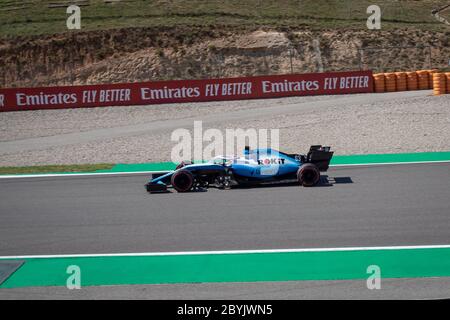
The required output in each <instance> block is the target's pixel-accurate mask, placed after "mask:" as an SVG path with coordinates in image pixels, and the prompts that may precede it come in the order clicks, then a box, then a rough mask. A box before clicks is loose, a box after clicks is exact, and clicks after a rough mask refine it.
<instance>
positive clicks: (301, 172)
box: [297, 163, 320, 187]
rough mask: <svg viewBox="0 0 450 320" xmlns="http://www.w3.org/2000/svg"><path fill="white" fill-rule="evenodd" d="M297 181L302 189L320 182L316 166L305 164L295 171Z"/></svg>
mask: <svg viewBox="0 0 450 320" xmlns="http://www.w3.org/2000/svg"><path fill="white" fill-rule="evenodd" d="M297 180H298V182H299V183H300V184H301V185H303V186H304V187H312V186H315V185H316V184H318V183H319V181H320V171H319V168H317V166H316V165H314V164H312V163H305V164H304V165H302V166H301V167H300V169H298V171H297Z"/></svg>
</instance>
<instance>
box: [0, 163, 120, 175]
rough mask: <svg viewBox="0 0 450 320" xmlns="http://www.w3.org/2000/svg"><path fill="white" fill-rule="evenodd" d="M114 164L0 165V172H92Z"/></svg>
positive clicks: (105, 168)
mask: <svg viewBox="0 0 450 320" xmlns="http://www.w3.org/2000/svg"><path fill="white" fill-rule="evenodd" d="M113 166H114V164H111V163H99V164H69V165H48V166H29V167H0V174H36V173H55V172H93V171H97V170H109V169H111V168H112V167H113Z"/></svg>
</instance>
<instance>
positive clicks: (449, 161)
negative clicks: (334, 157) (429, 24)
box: [0, 160, 450, 179]
mask: <svg viewBox="0 0 450 320" xmlns="http://www.w3.org/2000/svg"><path fill="white" fill-rule="evenodd" d="M427 163H450V160H436V161H410V162H379V163H354V164H332V165H330V168H333V167H336V168H337V167H355V166H386V165H401V164H427ZM167 172H170V171H131V172H97V173H96V172H91V173H48V174H11V175H0V179H20V178H49V177H50V178H55V177H84V176H86V177H88V176H116V175H133V174H161V173H167Z"/></svg>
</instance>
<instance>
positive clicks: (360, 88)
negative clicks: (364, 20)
mask: <svg viewBox="0 0 450 320" xmlns="http://www.w3.org/2000/svg"><path fill="white" fill-rule="evenodd" d="M372 82H373V78H372V71H355V72H353V71H352V72H330V73H309V74H289V75H275V76H258V77H241V78H224V79H205V80H173V81H156V82H141V83H123V84H104V85H103V84H102V85H85V86H66V87H44V88H9V89H0V112H1V111H22V110H37V109H66V108H87V107H103V106H105V107H106V106H129V105H148V104H160V103H177V102H197V101H198V102H200V101H218V100H243V99H255V98H260V99H261V98H275V97H287V96H306V95H330V94H346V93H368V92H373V83H372Z"/></svg>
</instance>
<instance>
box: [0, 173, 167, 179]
mask: <svg viewBox="0 0 450 320" xmlns="http://www.w3.org/2000/svg"><path fill="white" fill-rule="evenodd" d="M167 172H169V171H131V172H91V173H47V174H11V175H0V179H18V178H48V177H51V178H52V177H84V176H117V175H131V174H139V173H142V174H144V173H145V174H157V173H167Z"/></svg>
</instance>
